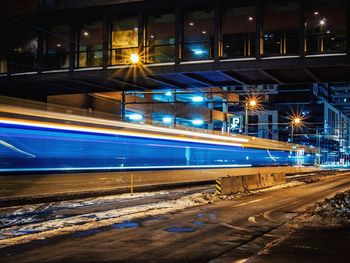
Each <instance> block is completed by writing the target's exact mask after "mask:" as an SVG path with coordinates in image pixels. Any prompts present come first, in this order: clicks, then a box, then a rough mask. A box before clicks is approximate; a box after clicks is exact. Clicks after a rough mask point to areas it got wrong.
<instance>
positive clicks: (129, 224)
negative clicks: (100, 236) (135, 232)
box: [112, 221, 141, 229]
mask: <svg viewBox="0 0 350 263" xmlns="http://www.w3.org/2000/svg"><path fill="white" fill-rule="evenodd" d="M140 226H141V224H140V223H138V222H131V221H125V222H122V223H117V224H113V225H112V228H116V229H125V228H136V227H140Z"/></svg>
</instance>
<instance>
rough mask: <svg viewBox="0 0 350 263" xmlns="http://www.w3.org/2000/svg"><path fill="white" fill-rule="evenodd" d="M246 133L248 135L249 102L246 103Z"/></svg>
mask: <svg viewBox="0 0 350 263" xmlns="http://www.w3.org/2000/svg"><path fill="white" fill-rule="evenodd" d="M244 133H245V135H248V102H246V104H245V126H244Z"/></svg>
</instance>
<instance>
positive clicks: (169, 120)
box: [163, 117, 173, 123]
mask: <svg viewBox="0 0 350 263" xmlns="http://www.w3.org/2000/svg"><path fill="white" fill-rule="evenodd" d="M172 121H173V119H172V118H170V117H164V118H163V122H164V123H171V122H172Z"/></svg>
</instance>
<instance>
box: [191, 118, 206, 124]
mask: <svg viewBox="0 0 350 263" xmlns="http://www.w3.org/2000/svg"><path fill="white" fill-rule="evenodd" d="M203 123H204V122H203V120H200V119H196V120H193V121H192V124H193V125H202V124H203Z"/></svg>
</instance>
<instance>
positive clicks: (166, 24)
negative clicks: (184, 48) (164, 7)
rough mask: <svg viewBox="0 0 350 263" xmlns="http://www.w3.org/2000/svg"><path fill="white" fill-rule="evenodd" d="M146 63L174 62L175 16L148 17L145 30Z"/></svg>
mask: <svg viewBox="0 0 350 263" xmlns="http://www.w3.org/2000/svg"><path fill="white" fill-rule="evenodd" d="M146 47H147V48H146V56H145V57H146V59H147V63H159V62H169V61H174V58H175V15H174V14H164V15H156V16H149V17H148V18H147V30H146Z"/></svg>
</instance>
